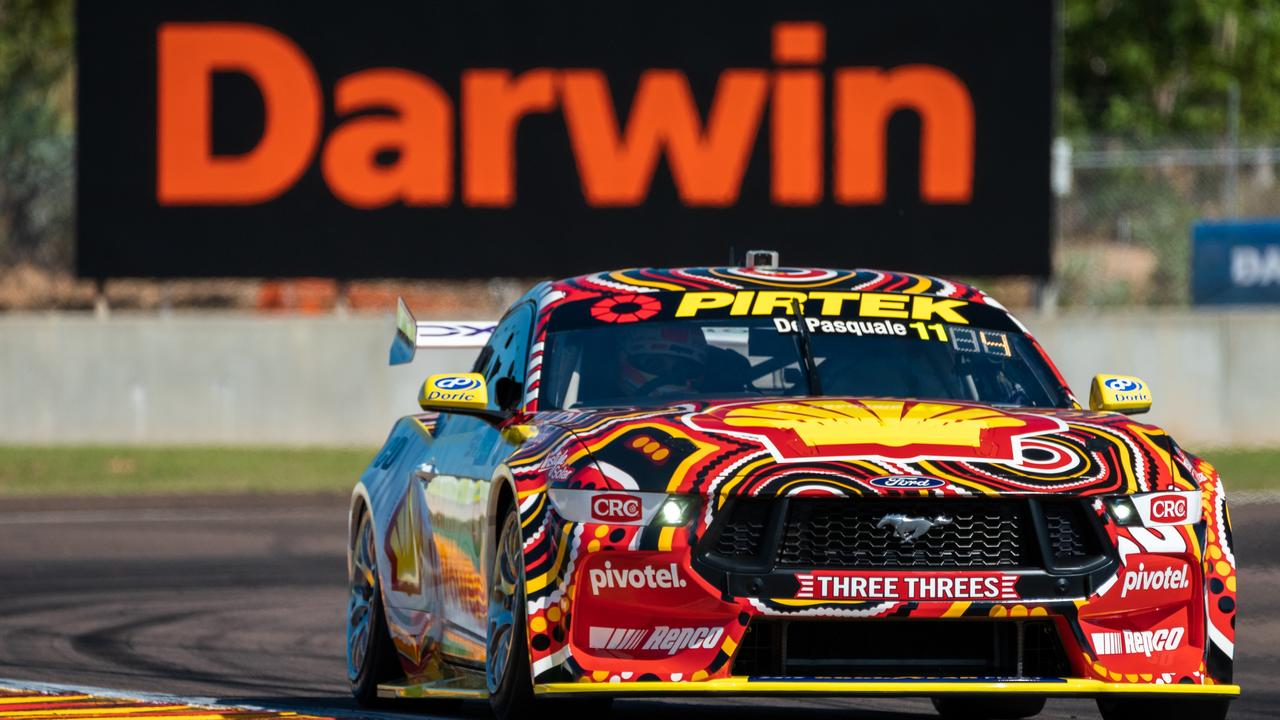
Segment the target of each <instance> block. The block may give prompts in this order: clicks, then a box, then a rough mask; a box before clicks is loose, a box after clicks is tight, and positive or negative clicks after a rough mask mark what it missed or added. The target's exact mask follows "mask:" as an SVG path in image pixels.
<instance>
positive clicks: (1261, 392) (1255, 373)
mask: <svg viewBox="0 0 1280 720" xmlns="http://www.w3.org/2000/svg"><path fill="white" fill-rule="evenodd" d="M1024 320H1025V321H1026V322H1027V324H1028V325H1029V326H1030V327H1031V330H1032V332H1034V333H1035V334H1036V336H1037V338H1038V339H1039V340H1040V341H1041V343H1042V344H1043V345H1044V346H1045V348H1046V349H1047V350H1048V351H1049V353H1050V355H1052V356H1053V357H1054V358H1055V360H1056V361H1057V362H1058V364H1059V367H1061V369H1062V371H1063V373H1064V374H1065V375H1066V376H1067V380H1068V382H1070V384H1071V386H1072V388H1073V389H1074V390H1075V391H1076V393H1077V395H1078V396H1079V397H1080V399H1081V400H1082V401H1085V402H1087V400H1088V397H1087V396H1088V390H1089V384H1088V383H1089V378H1090V377H1091V376H1092V375H1093V374H1094V373H1097V372H1114V373H1122V374H1133V375H1138V376H1141V377H1143V378H1144V379H1146V380H1147V381H1148V382H1150V384H1151V386H1152V389H1153V392H1154V396H1155V407H1154V409H1153V411H1152V412H1151V413H1150V414H1149V415H1147V416H1144V417H1145V418H1147V419H1149V420H1150V421H1151V422H1154V423H1157V424H1160V425H1162V426H1164V427H1166V428H1167V429H1168V430H1169V431H1170V432H1171V433H1173V435H1174V437H1176V438H1178V440H1179V441H1180V442H1182V443H1183V444H1185V445H1187V446H1188V447H1191V448H1196V447H1206V446H1224V445H1252V444H1268V445H1280V406H1277V400H1280V312H1277V311H1266V312H1248V311H1230V312H1212V313H1208V312H1190V311H1183V312H1132V313H1125V314H1119V315H1089V316H1084V315H1063V316H1059V317H1056V318H1047V317H1035V316H1030V317H1024ZM391 334H392V321H391V318H390V316H385V317H376V316H351V317H346V318H341V317H321V318H312V317H262V316H249V315H183V314H174V315H171V316H154V315H145V316H141V315H139V316H130V315H126V314H116V315H113V316H112V317H110V318H109V319H105V320H98V319H95V318H94V317H92V316H89V315H81V314H48V315H8V316H0V408H3V411H2V412H0V442H2V443H7V444H24V443H32V444H49V443H54V444H56V443H64V444H80V443H137V444H217V445H240V444H274V445H372V444H377V443H378V442H380V441H381V440H382V438H383V437H384V436H385V434H386V432H387V430H388V429H389V428H390V426H391V422H392V420H393V419H394V418H396V417H398V416H400V415H403V414H406V413H410V412H413V411H414V410H415V409H416V405H415V399H416V393H417V389H418V386H419V385H420V384H421V382H422V380H423V378H424V377H425V376H426V375H428V374H430V373H433V372H442V371H445V370H459V369H468V368H470V365H471V361H472V359H473V358H474V356H475V351H474V350H442V351H435V352H423V353H419V359H418V360H417V361H416V362H415V363H414V364H412V365H410V366H401V367H396V368H392V367H388V366H387V364H386V363H387V348H388V345H389V344H390V340H391Z"/></svg>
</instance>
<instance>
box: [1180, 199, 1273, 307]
mask: <svg viewBox="0 0 1280 720" xmlns="http://www.w3.org/2000/svg"><path fill="white" fill-rule="evenodd" d="M1191 246H1192V248H1191V299H1192V302H1193V303H1195V304H1196V305H1253V304H1263V303H1275V304H1280V219H1275V220H1245V221H1232V220H1215V221H1202V222H1198V223H1196V224H1195V225H1194V226H1193V227H1192V229H1191Z"/></svg>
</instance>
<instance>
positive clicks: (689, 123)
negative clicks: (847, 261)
mask: <svg viewBox="0 0 1280 720" xmlns="http://www.w3.org/2000/svg"><path fill="white" fill-rule="evenodd" d="M828 37H829V32H828V28H827V27H826V26H825V25H823V24H822V23H819V22H811V21H803V22H799V21H797V22H780V23H777V24H775V25H774V26H773V28H772V52H771V55H770V58H769V60H771V61H772V66H771V67H761V68H744V67H729V68H724V69H722V70H719V71H718V72H719V75H718V78H716V77H715V76H713V77H712V79H714V80H715V85H714V91H712V93H711V96H710V97H709V98H702V99H700V100H695V98H694V95H693V90H692V89H691V85H690V81H689V77H688V75H687V74H686V72H685V71H684V70H680V69H674V68H661V69H648V70H642V71H641V72H640V73H639V74H638V76H635V77H636V78H637V80H636V84H635V89H634V91H633V92H632V93H631V97H630V101H629V102H628V101H626V100H623V101H621V102H616V98H618V96H619V95H620V94H624V93H625V92H626V90H623V89H621V88H620V87H619V85H618V83H617V79H616V78H610V77H609V76H608V75H606V73H605V71H604V70H602V69H598V68H591V67H582V68H546V67H542V68H533V69H527V70H523V71H522V72H515V71H513V70H510V69H503V68H469V69H463V70H461V71H460V75H459V76H458V78H457V80H458V83H457V86H456V87H457V88H458V96H457V98H456V99H455V98H452V97H450V95H449V93H447V92H446V91H445V90H444V87H453V86H452V85H451V84H450V83H449V81H448V79H446V78H438V79H433V78H430V77H427V76H426V75H423V74H421V73H417V72H413V71H410V70H406V69H402V68H385V67H384V68H370V69H361V70H357V71H355V72H353V73H351V74H349V75H345V76H342V77H337V78H332V79H326V80H325V88H329V87H330V83H332V94H333V96H332V98H331V99H330V102H332V113H333V115H332V116H333V117H335V118H337V123H336V125H335V126H333V127H332V129H330V130H328V131H327V133H326V130H325V128H324V126H323V124H322V118H323V117H324V114H325V110H326V107H325V102H326V98H325V97H324V94H323V93H322V90H321V82H320V80H319V79H318V78H317V75H316V71H315V69H314V68H313V66H312V63H311V61H310V60H309V59H308V58H307V56H306V54H305V53H304V52H303V51H302V50H301V49H300V48H299V47H298V46H297V45H296V44H294V42H293V41H292V40H290V39H289V38H287V37H285V36H284V35H282V34H280V33H279V32H277V31H275V30H273V29H271V28H267V27H263V26H261V25H253V24H247V23H165V24H162V25H161V26H160V28H159V30H158V31H157V62H158V70H157V88H156V90H157V136H156V156H157V174H156V198H157V201H158V202H159V203H160V204H161V205H251V204H257V203H264V202H269V201H271V200H273V199H275V198H277V197H279V196H280V195H282V194H284V193H286V192H288V191H289V190H290V188H292V187H293V186H294V185H295V184H296V183H297V182H298V180H299V178H301V177H302V175H303V174H304V173H306V172H307V171H308V169H309V168H312V167H313V166H314V165H315V164H317V163H318V165H319V174H320V177H321V178H323V180H324V183H325V185H326V186H327V187H328V189H329V191H330V192H331V193H332V194H333V196H334V197H335V198H337V199H338V200H339V201H340V202H342V203H344V204H346V205H348V206H350V207H353V208H359V209H376V208H381V207H387V206H389V205H395V204H400V205H404V206H409V207H424V206H425V207H443V206H448V205H451V204H455V203H460V204H461V205H462V206H465V207H484V208H510V207H513V206H515V205H516V203H517V202H518V195H519V187H518V185H519V183H518V181H517V177H519V176H523V177H526V178H528V177H538V173H539V172H540V171H541V170H542V169H541V168H539V167H536V166H531V167H526V168H523V169H521V170H520V172H519V173H517V168H516V160H517V158H518V157H520V152H519V150H520V144H521V142H526V143H528V142H534V141H536V139H535V138H522V135H521V132H520V128H521V125H522V123H524V122H525V121H526V120H527V119H528V118H529V117H530V116H532V115H545V116H546V117H542V118H538V119H536V120H534V121H532V123H531V124H532V126H534V127H537V128H538V129H537V130H536V132H538V133H542V132H545V130H544V129H543V128H545V127H547V123H557V124H559V123H563V127H564V132H565V134H566V135H567V139H568V152H569V153H570V154H571V155H572V162H573V166H572V167H575V168H576V169H577V174H578V187H579V189H580V191H581V193H582V201H583V202H584V203H585V204H587V205H589V206H592V207H636V206H639V205H642V204H643V203H645V202H646V201H647V200H648V198H649V196H650V193H651V192H652V189H653V183H654V179H655V174H657V173H658V172H659V168H660V167H665V168H666V170H665V171H664V172H670V176H671V182H672V184H673V185H674V187H675V190H676V195H677V197H678V198H679V201H680V202H681V203H683V204H684V205H686V206H689V207H707V208H724V207H732V206H733V205H735V204H737V203H738V202H739V199H740V197H741V195H742V189H743V183H744V178H745V177H746V175H747V173H748V172H752V173H756V172H760V173H763V172H764V171H765V169H764V163H766V162H767V164H768V181H769V191H768V192H769V200H770V202H771V203H773V204H774V205H778V206H787V207H798V208H802V207H813V206H817V205H819V204H821V203H822V202H823V201H824V200H826V199H828V198H830V199H831V200H834V201H835V202H836V203H838V204H841V205H877V204H881V203H883V202H884V201H885V199H886V197H885V196H886V192H887V191H886V185H887V182H886V177H887V173H888V171H887V167H888V162H889V158H888V154H889V151H888V148H887V143H888V138H887V130H888V124H889V121H890V118H892V116H893V115H894V114H895V113H898V112H903V111H906V112H913V113H915V114H916V115H917V116H919V118H920V140H919V142H920V175H919V177H920V187H919V197H920V200H921V201H922V202H924V203H931V204H959V203H968V202H970V201H972V199H973V193H974V189H973V178H974V137H975V127H974V122H975V120H974V109H973V99H972V97H971V96H970V94H969V90H968V88H967V87H966V86H965V84H964V82H963V81H962V80H961V79H960V78H959V77H957V76H956V75H955V74H953V73H952V72H950V71H948V70H946V69H944V68H941V67H937V66H934V65H919V64H918V65H902V66H898V67H893V68H877V67H836V68H830V69H825V68H824V64H825V63H827V62H828V52H827V43H828ZM218 73H237V74H240V75H242V76H244V77H246V78H248V79H249V80H251V81H252V82H253V83H254V84H255V85H256V86H257V88H258V90H259V92H260V93H261V95H262V98H263V108H264V117H263V123H262V125H263V131H262V135H261V137H259V138H258V140H257V142H256V144H255V145H254V147H253V148H251V149H250V150H248V151H247V152H242V153H215V152H214V150H213V134H214V133H213V117H214V113H213V102H214V99H213V95H212V86H213V78H214V76H215V75H216V74H218ZM828 73H830V75H828ZM828 77H830V87H831V91H830V97H831V100H830V102H829V104H828V100H827V89H826V88H827V85H828ZM442 85H443V87H442ZM700 87H707V85H700ZM619 105H621V106H622V107H623V108H625V111H624V110H621V109H620V108H619ZM766 110H767V113H766ZM828 113H829V115H828ZM766 114H767V116H768V123H767V128H764V129H763V131H762V128H761V125H762V124H764V118H765V116H766ZM224 115H225V113H224ZM219 118H220V122H222V121H224V120H223V119H222V118H223V115H219ZM828 118H829V120H830V129H828V125H827V122H828ZM526 134H527V133H526ZM762 135H763V137H762ZM762 143H763V144H765V145H767V146H768V147H767V148H764V147H760V146H761V144H762ZM757 148H759V151H758V152H757ZM828 148H829V149H830V150H828ZM766 150H767V152H766ZM828 155H830V156H831V158H832V163H833V167H832V168H831V172H830V175H829V176H828V174H827V161H826V158H827V157H828ZM526 157H527V158H537V159H539V160H541V159H542V158H543V157H545V154H534V155H529V156H526ZM569 160H570V158H565V160H564V162H566V163H567V162H569ZM753 160H754V163H755V164H756V165H759V166H760V167H759V168H758V169H754V170H753V169H751V168H752V167H754V165H753ZM525 162H529V160H528V159H526V160H525ZM557 175H559V173H558V172H557ZM828 178H829V180H828ZM827 182H830V190H828V189H827V186H826V184H827ZM455 185H456V186H457V187H459V188H460V192H455Z"/></svg>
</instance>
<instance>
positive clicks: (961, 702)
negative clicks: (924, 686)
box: [933, 695, 1163, 720]
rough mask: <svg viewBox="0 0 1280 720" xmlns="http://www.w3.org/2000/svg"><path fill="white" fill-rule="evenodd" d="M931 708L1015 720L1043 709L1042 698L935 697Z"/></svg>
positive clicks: (955, 718)
mask: <svg viewBox="0 0 1280 720" xmlns="http://www.w3.org/2000/svg"><path fill="white" fill-rule="evenodd" d="M933 708H934V709H935V710H937V711H938V714H939V715H941V716H942V717H944V718H947V720H1017V719H1018V718H1029V717H1034V716H1036V715H1039V714H1040V711H1041V710H1044V698H1043V697H1037V696H1035V695H1024V696H1018V697H997V698H992V697H936V698H933ZM1162 720H1163V719H1162Z"/></svg>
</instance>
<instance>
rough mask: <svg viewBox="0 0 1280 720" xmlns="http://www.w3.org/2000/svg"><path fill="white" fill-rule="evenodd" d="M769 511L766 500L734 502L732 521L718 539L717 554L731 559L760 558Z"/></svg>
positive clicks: (731, 511)
mask: <svg viewBox="0 0 1280 720" xmlns="http://www.w3.org/2000/svg"><path fill="white" fill-rule="evenodd" d="M769 510H770V507H769V502H768V501H766V500H754V499H753V500H736V501H734V505H733V507H732V509H731V510H730V513H731V514H732V519H731V520H730V522H729V523H728V524H726V525H725V527H724V530H723V532H721V533H720V536H719V537H718V538H716V546H715V552H716V554H717V555H723V556H724V557H730V558H755V557H758V556H759V555H760V551H761V548H762V546H763V544H764V534H765V529H766V528H767V527H768V526H769Z"/></svg>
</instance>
